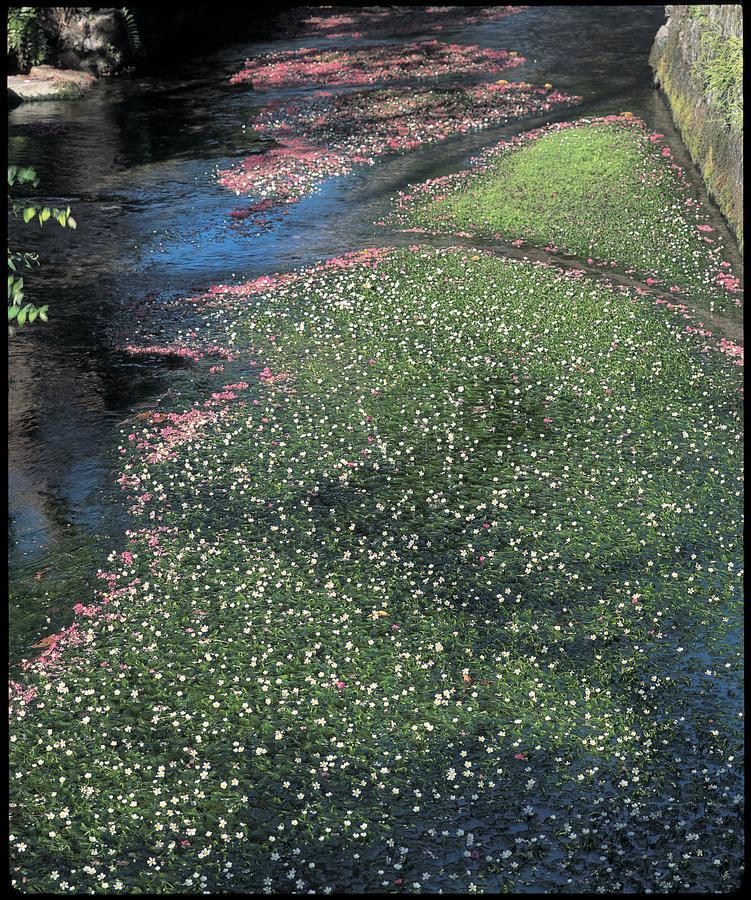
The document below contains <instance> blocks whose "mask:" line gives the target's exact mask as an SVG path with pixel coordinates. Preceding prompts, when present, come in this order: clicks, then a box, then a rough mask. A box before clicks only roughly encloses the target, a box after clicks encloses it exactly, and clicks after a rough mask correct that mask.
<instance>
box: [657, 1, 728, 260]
mask: <svg viewBox="0 0 751 900" xmlns="http://www.w3.org/2000/svg"><path fill="white" fill-rule="evenodd" d="M665 14H666V16H667V17H668V18H667V22H666V23H665V25H663V26H662V27H661V28H660V30H659V31H658V32H657V36H656V38H655V43H654V46H653V47H652V53H651V55H650V63H651V65H652V68H653V69H654V72H655V80H656V82H657V84H658V85H659V87H660V88H661V89H662V91H664V94H665V96H666V98H667V100H668V103H669V104H670V108H671V110H672V114H673V119H674V120H675V123H676V125H677V126H678V128H679V130H680V132H681V136H682V138H683V141H684V143H685V144H686V146H687V148H688V151H689V153H690V154H691V158H692V159H693V160H694V162H695V163H696V164H697V166H698V167H699V169H700V171H701V173H702V176H703V178H704V181H705V183H706V185H707V189H708V190H709V193H710V195H711V196H712V197H713V199H714V200H715V202H716V203H717V204H718V206H719V207H720V209H721V210H722V212H723V214H724V216H725V218H726V219H727V221H728V222H729V224H730V226H731V228H732V229H733V231H734V233H735V234H736V237H737V238H738V243H739V246H740V247H741V250H742V249H743V123H742V119H743V93H742V91H743V89H742V53H743V10H742V7H741V6H740V4H722V5H717V6H713V5H709V4H707V5H695V6H666V7H665Z"/></svg>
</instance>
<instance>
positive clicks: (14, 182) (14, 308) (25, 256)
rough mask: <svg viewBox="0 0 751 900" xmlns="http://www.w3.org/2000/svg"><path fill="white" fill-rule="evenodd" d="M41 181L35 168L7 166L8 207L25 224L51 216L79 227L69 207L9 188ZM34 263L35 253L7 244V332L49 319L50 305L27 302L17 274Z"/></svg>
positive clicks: (67, 224) (46, 219) (73, 226)
mask: <svg viewBox="0 0 751 900" xmlns="http://www.w3.org/2000/svg"><path fill="white" fill-rule="evenodd" d="M38 183H39V179H38V178H37V174H36V172H35V171H34V170H33V169H30V168H23V167H19V166H8V208H9V211H10V212H11V214H12V215H13V216H15V217H19V216H21V217H22V218H23V221H24V223H25V224H27V225H28V224H29V223H30V222H32V221H33V220H34V219H36V220H37V222H39V225H40V226H41V225H43V224H44V223H45V222H47V221H48V220H49V219H54V220H55V221H56V222H57V223H58V225H60V226H61V227H62V228H66V227H68V228H76V220H75V219H74V218H73V216H72V215H71V214H70V207H69V206H68V207H66V208H65V209H58V208H57V207H52V208H50V207H48V206H41V205H40V204H38V203H35V202H33V201H29V200H22V199H18V198H15V197H13V196H12V195H11V193H10V189H11V188H12V187H14V186H21V185H28V184H31V185H33V186H34V187H36V186H37V184H38ZM33 265H39V258H38V255H37V254H36V253H33V252H30V251H19V250H11V248H10V247H8V323H9V324H8V333H9V334H10V335H11V336H13V335H14V334H15V327H14V326H17V327H23V326H24V325H25V324H26V323H27V322H28V323H31V322H34V321H36V319H37V318H39V319H40V320H41V321H42V322H46V321H47V309H48V307H47V305H46V304H45V305H44V306H39V307H37V306H35V305H34V304H33V303H28V302H27V303H24V297H25V292H24V279H23V277H22V276H21V275H19V274H18V272H19V269H23V268H26V269H30V268H32V266H33Z"/></svg>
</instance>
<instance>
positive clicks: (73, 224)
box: [68, 216, 78, 228]
mask: <svg viewBox="0 0 751 900" xmlns="http://www.w3.org/2000/svg"><path fill="white" fill-rule="evenodd" d="M77 227H78V225H77V224H76V220H75V219H74V218H73V216H68V228H77Z"/></svg>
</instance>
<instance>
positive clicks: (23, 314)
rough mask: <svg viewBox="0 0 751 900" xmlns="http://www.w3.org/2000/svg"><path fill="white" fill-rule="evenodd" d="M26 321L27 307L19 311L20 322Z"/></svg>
mask: <svg viewBox="0 0 751 900" xmlns="http://www.w3.org/2000/svg"><path fill="white" fill-rule="evenodd" d="M25 322H26V307H25V306H24V308H23V309H20V310H19V311H18V324H19V325H24V324H25Z"/></svg>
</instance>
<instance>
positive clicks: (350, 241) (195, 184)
mask: <svg viewBox="0 0 751 900" xmlns="http://www.w3.org/2000/svg"><path fill="white" fill-rule="evenodd" d="M663 18H664V16H663V7H662V6H633V7H612V6H609V7H586V6H582V7H571V6H566V7H534V8H531V9H528V10H527V11H525V12H523V13H521V14H519V15H515V16H510V17H508V18H505V19H502V20H500V21H498V22H495V23H489V24H484V25H481V26H473V27H469V28H466V29H463V30H461V31H458V32H455V33H448V32H444V33H443V34H441V35H440V37H441V38H442V39H444V40H454V41H457V40H458V41H461V42H467V43H478V44H480V45H483V46H488V47H499V48H508V49H512V50H517V51H519V52H520V53H521V54H523V55H524V56H526V57H527V60H528V61H527V63H525V64H524V65H523V66H521V67H519V68H517V69H515V70H514V72H513V80H527V81H531V82H533V83H536V84H541V83H544V82H546V81H549V82H551V83H552V84H553V85H554V86H555V87H556V88H558V89H559V90H562V91H564V92H568V93H572V94H580V95H582V96H583V98H584V102H583V104H582V105H581V106H580V107H578V108H576V109H575V110H573V111H571V110H567V111H560V112H557V113H554V114H552V115H549V116H546V117H543V118H539V119H533V120H527V121H526V122H525V123H523V124H520V123H516V124H513V125H509V126H506V127H503V128H494V129H488V130H486V131H481V132H477V133H475V134H471V135H465V136H462V137H458V138H456V139H454V140H451V141H448V142H445V143H443V144H438V145H435V146H432V147H427V148H425V149H423V150H420V151H417V152H413V153H410V154H405V155H403V156H394V157H386V158H382V159H381V160H379V161H378V162H377V164H376V165H375V166H373V167H366V168H364V169H361V170H360V171H356V172H354V173H352V174H351V175H349V176H346V177H343V178H338V179H332V180H331V181H330V182H329V183H328V184H326V185H325V186H324V187H323V189H322V190H321V191H320V192H319V193H317V194H315V195H313V196H312V197H309V198H307V199H305V200H303V201H302V202H300V203H298V204H295V205H293V206H292V207H291V209H290V213H289V215H287V216H286V217H285V218H284V220H283V221H282V222H281V223H280V224H279V225H277V226H276V227H274V228H273V229H272V230H271V231H270V232H267V233H265V234H262V235H260V236H256V237H244V236H242V235H241V234H239V233H238V232H237V231H234V230H232V229H231V228H230V227H229V223H230V221H231V220H230V219H229V218H228V213H229V211H230V210H232V209H233V208H235V207H236V206H238V204H239V205H242V200H241V199H238V198H237V197H235V195H234V194H232V193H230V192H228V191H226V190H225V189H223V188H221V187H219V186H218V185H217V184H216V181H215V178H214V173H215V172H216V170H217V169H221V168H226V167H227V166H228V165H231V164H232V163H233V162H234V161H235V159H236V158H237V157H242V156H244V155H246V152H247V151H249V150H253V149H260V148H262V147H263V146H267V143H266V142H259V141H258V140H257V138H256V136H255V135H254V134H253V132H252V129H251V128H250V125H249V123H250V121H251V120H252V117H253V113H254V110H255V109H256V108H257V107H259V106H262V105H263V104H264V102H265V101H266V100H267V99H269V98H271V97H272V96H274V93H273V92H268V93H263V94H262V93H258V94H255V93H254V92H253V91H251V90H248V88H247V86H242V85H238V86H231V85H229V84H228V78H229V76H230V75H231V74H232V73H234V72H235V71H237V70H238V69H239V68H240V67H241V64H242V62H243V60H244V59H245V57H246V55H248V54H249V53H250V52H253V51H257V50H267V49H284V48H289V47H295V46H310V45H315V44H325V43H326V42H325V41H315V40H296V41H284V42H282V41H277V42H271V43H269V42H267V43H264V44H255V45H243V46H236V47H232V48H229V49H228V50H226V51H224V52H222V53H219V54H216V55H215V56H214V57H212V58H210V59H204V60H198V61H195V62H193V63H191V64H189V65H186V66H183V67H181V68H180V69H179V70H177V69H176V70H173V71H172V72H169V73H165V74H163V75H162V76H151V77H148V78H141V79H133V80H128V81H112V82H108V83H100V84H98V85H97V86H96V87H95V88H94V90H93V91H92V92H91V94H90V95H88V96H87V97H85V98H84V99H82V100H80V101H77V102H67V103H39V104H22V105H21V106H19V107H17V108H16V109H15V110H13V111H11V112H10V113H9V116H8V120H9V156H10V162H11V163H19V164H24V165H31V166H33V167H34V168H35V169H36V170H37V172H38V174H39V176H40V178H41V187H40V191H43V192H44V197H45V199H47V200H48V201H49V202H51V203H56V204H58V205H59V204H60V203H61V202H62V203H67V204H69V205H70V206H71V207H72V209H73V210H74V214H75V216H76V219H77V221H78V223H79V227H78V229H77V231H75V232H72V233H71V232H62V231H61V230H60V229H59V228H57V226H54V225H52V226H50V225H49V224H48V225H47V226H45V228H44V229H38V228H33V227H31V226H27V227H21V228H17V227H15V226H14V227H12V228H11V243H12V244H13V245H15V246H20V247H23V249H34V250H37V251H38V252H39V254H40V258H41V259H42V261H43V267H42V268H41V269H39V270H38V271H35V272H33V273H31V275H30V278H29V282H28V286H29V298H30V299H33V300H35V301H36V302H37V303H38V304H41V303H49V305H50V323H49V324H48V325H46V326H39V327H33V328H30V329H26V330H24V331H22V333H21V334H19V335H18V336H17V337H15V338H14V339H13V340H12V341H11V342H10V350H9V374H10V386H9V562H10V571H11V594H12V597H11V658H12V659H14V660H15V659H18V658H20V656H23V655H26V654H28V648H29V646H30V644H31V643H33V641H34V640H35V639H36V638H38V636H39V635H40V634H42V633H43V632H45V631H46V630H47V628H48V626H50V625H53V626H56V625H58V624H62V623H63V622H65V621H66V620H67V618H68V616H69V615H70V607H71V606H72V605H73V604H74V603H76V602H79V601H80V600H86V599H89V598H90V597H91V590H92V588H93V584H94V580H95V579H94V578H93V575H94V572H95V569H96V567H97V565H100V564H101V563H102V562H103V560H104V558H105V556H106V553H107V552H109V551H110V550H112V549H115V548H117V547H118V546H120V545H121V544H122V542H123V530H124V528H125V527H127V525H128V522H127V518H126V516H125V514H124V510H123V509H122V507H121V501H120V498H119V496H118V492H117V491H116V490H114V488H113V480H114V479H113V472H114V469H115V465H116V460H115V453H114V444H115V441H116V436H117V427H118V425H119V424H120V423H122V422H123V421H125V420H126V419H127V418H128V417H130V416H132V415H133V414H134V413H136V412H138V411H139V410H143V409H147V408H150V407H153V406H154V405H155V404H156V403H157V402H158V401H159V398H160V397H161V398H163V399H165V402H166V403H167V402H168V394H169V391H170V386H171V385H174V384H175V383H176V379H179V377H180V374H179V372H175V371H172V370H170V369H169V368H167V367H165V366H164V365H158V364H154V363H149V362H145V361H143V360H139V359H135V360H134V359H132V358H130V357H128V356H127V355H125V354H124V353H122V352H120V351H118V350H117V349H116V344H117V342H116V341H115V340H113V336H112V332H113V325H114V324H115V323H117V327H118V328H122V327H123V325H124V327H125V329H126V331H127V328H128V325H129V323H131V324H133V325H134V326H135V325H137V322H138V316H139V300H140V298H142V297H143V296H144V295H146V294H148V293H149V292H152V291H159V292H164V293H166V294H167V295H169V294H170V293H175V292H179V291H189V290H192V289H201V288H204V287H206V286H207V285H209V284H211V283H216V282H228V281H229V282H231V281H234V280H245V279H247V278H249V277H255V276H257V275H260V274H263V273H266V272H273V271H283V270H286V269H289V268H292V267H294V266H299V265H302V264H307V263H309V262H313V261H314V260H316V259H318V258H321V257H324V256H328V255H339V254H341V253H342V252H346V251H349V250H355V249H359V248H361V247H364V246H369V245H373V244H383V243H397V242H400V241H403V240H404V239H403V238H399V237H396V236H394V235H391V234H389V233H388V232H387V231H385V230H384V229H381V228H376V227H375V226H374V225H373V222H375V221H377V220H378V219H380V218H382V216H383V215H384V214H385V212H386V210H387V208H388V198H389V197H390V196H391V195H393V194H394V193H395V192H396V191H398V190H401V189H403V188H404V187H405V186H406V185H407V184H408V183H410V182H415V181H420V180H423V179H425V178H432V177H437V176H439V175H443V174H446V173H447V172H450V171H454V170H456V169H457V168H460V167H462V166H463V165H464V164H466V160H467V156H468V155H469V154H471V153H473V152H475V151H477V150H478V149H480V148H482V147H484V146H486V145H488V144H491V143H493V142H494V141H496V140H498V138H499V137H501V136H503V135H506V134H509V133H513V132H515V131H519V130H523V129H525V128H528V127H533V126H535V125H538V124H542V123H544V122H550V121H555V120H558V119H564V118H570V117H573V116H578V115H589V114H594V115H600V114H608V113H617V112H620V111H623V110H630V111H631V112H633V113H634V115H637V116H640V117H642V118H643V119H645V121H646V122H647V124H648V126H650V127H652V128H654V129H656V130H658V131H661V132H663V133H664V134H665V135H667V137H668V138H669V140H670V144H671V147H672V148H673V151H674V155H675V157H676V161H677V162H678V163H680V164H682V165H685V166H686V167H687V169H688V170H689V173H690V177H691V178H692V179H693V180H694V182H695V187H696V195H697V196H698V197H699V198H700V199H702V200H703V201H704V202H705V203H708V201H707V198H706V195H705V194H704V191H703V189H702V186H701V183H700V181H699V180H698V178H697V177H696V175H695V173H694V171H693V167H692V166H691V164H690V161H689V159H688V156H687V155H686V153H685V151H684V150H683V148H682V145H681V142H680V139H679V137H678V135H677V133H676V130H675V128H674V126H673V124H672V121H671V118H670V114H669V112H668V110H667V108H666V106H665V105H664V102H663V101H662V99H661V97H660V96H659V95H658V94H657V93H656V92H655V91H654V90H653V89H652V86H651V83H652V81H651V71H650V69H649V66H648V62H647V57H648V54H649V49H650V47H651V43H652V40H653V38H654V34H655V32H656V31H657V29H658V27H659V26H660V24H661V23H662V21H663ZM416 37H417V36H410V37H409V38H407V39H406V40H414V39H415V38H416ZM336 43H342V42H340V41H337V42H336ZM366 43H367V42H366ZM714 217H715V220H716V221H714V222H713V224H715V225H716V227H717V228H718V230H719V231H720V234H721V236H722V237H723V238H724V240H725V243H726V244H727V245H728V251H727V253H728V255H727V258H728V259H730V260H731V262H733V264H734V268H735V270H736V271H738V272H739V271H740V260H739V258H738V256H737V252H736V251H735V250H734V249H733V250H731V249H730V248H731V247H733V248H734V244H733V242H732V238H731V236H730V234H729V232H728V231H727V229H726V228H725V226H724V224H723V222H722V220H721V218H720V216H719V214H718V213H717V212H716V211H715V214H714ZM412 239H413V236H412V237H411V240H412ZM411 240H410V242H411ZM165 395H167V396H166V397H165Z"/></svg>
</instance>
